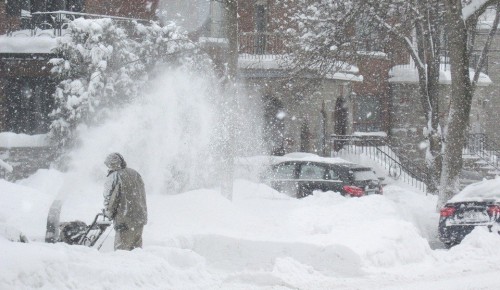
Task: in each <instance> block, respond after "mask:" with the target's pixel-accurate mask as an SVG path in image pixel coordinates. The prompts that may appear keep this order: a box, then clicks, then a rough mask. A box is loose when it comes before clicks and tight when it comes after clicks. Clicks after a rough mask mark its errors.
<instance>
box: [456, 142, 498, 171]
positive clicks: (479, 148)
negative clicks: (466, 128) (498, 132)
mask: <svg viewBox="0 0 500 290" xmlns="http://www.w3.org/2000/svg"><path fill="white" fill-rule="evenodd" d="M462 152H463V154H466V155H471V156H476V157H479V158H480V159H481V160H482V161H484V162H485V163H486V164H487V165H489V166H491V167H492V168H494V169H496V170H500V162H499V156H500V146H499V145H498V144H496V143H495V142H493V141H492V140H489V138H488V136H487V135H486V134H484V133H472V134H467V135H466V136H465V144H464V148H463V150H462Z"/></svg>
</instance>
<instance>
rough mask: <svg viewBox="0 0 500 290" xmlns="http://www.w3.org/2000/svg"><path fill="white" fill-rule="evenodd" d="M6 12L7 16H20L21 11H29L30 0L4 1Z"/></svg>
mask: <svg viewBox="0 0 500 290" xmlns="http://www.w3.org/2000/svg"><path fill="white" fill-rule="evenodd" d="M6 5H7V6H6V7H5V8H6V9H5V10H6V12H7V15H9V16H18V17H19V16H21V15H22V13H21V11H23V10H24V11H28V12H29V11H30V1H29V0H21V1H19V0H8V1H6Z"/></svg>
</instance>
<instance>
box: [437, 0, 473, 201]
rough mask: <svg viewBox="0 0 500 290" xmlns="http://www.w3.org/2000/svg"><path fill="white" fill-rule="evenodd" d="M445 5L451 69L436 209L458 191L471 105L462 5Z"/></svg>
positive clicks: (455, 1) (457, 1)
mask: <svg viewBox="0 0 500 290" xmlns="http://www.w3.org/2000/svg"><path fill="white" fill-rule="evenodd" d="M445 5H446V11H445V15H446V20H447V21H446V22H447V23H446V25H447V26H446V28H447V32H448V33H447V34H448V40H449V43H448V47H449V51H450V65H451V101H450V111H449V116H448V123H447V132H446V139H445V145H444V158H443V169H442V173H441V184H440V190H439V199H438V204H437V206H438V209H439V208H441V207H442V206H443V205H444V204H445V203H446V201H448V200H449V199H450V198H451V197H453V196H454V195H455V194H456V193H457V192H458V190H459V187H458V186H459V174H460V171H461V170H462V148H463V144H464V138H465V131H466V129H467V125H468V123H469V113H470V108H471V103H472V90H471V81H470V76H469V58H468V54H467V29H466V26H465V22H464V20H463V18H462V3H461V0H446V1H445Z"/></svg>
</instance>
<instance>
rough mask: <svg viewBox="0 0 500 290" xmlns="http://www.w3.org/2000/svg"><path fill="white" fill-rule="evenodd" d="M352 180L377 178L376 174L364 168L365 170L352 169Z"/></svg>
mask: <svg viewBox="0 0 500 290" xmlns="http://www.w3.org/2000/svg"><path fill="white" fill-rule="evenodd" d="M353 175H354V180H377V179H378V178H377V176H376V175H375V173H373V171H371V170H369V169H366V170H357V171H354V173H353Z"/></svg>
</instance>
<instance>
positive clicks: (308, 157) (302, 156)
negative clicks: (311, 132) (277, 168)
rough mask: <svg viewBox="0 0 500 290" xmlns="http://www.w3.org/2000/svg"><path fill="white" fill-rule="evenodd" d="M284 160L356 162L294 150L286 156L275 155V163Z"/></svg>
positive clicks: (334, 162)
mask: <svg viewBox="0 0 500 290" xmlns="http://www.w3.org/2000/svg"><path fill="white" fill-rule="evenodd" d="M283 161H311V162H323V163H330V164H354V163H352V162H349V161H347V160H345V159H342V158H339V157H321V156H319V155H316V154H313V153H306V152H292V153H288V154H285V155H284V156H274V163H279V162H283Z"/></svg>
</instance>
